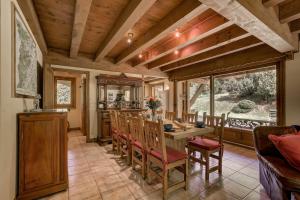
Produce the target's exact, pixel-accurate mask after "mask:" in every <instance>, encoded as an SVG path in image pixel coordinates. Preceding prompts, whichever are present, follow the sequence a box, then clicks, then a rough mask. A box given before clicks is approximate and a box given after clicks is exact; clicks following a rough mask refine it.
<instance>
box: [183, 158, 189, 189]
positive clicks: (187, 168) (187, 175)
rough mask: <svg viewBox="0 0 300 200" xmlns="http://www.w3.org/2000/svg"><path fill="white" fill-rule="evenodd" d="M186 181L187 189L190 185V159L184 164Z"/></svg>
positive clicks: (185, 187)
mask: <svg viewBox="0 0 300 200" xmlns="http://www.w3.org/2000/svg"><path fill="white" fill-rule="evenodd" d="M184 169H185V170H184V181H185V186H184V189H185V190H187V189H188V187H189V180H188V179H189V161H188V160H186V161H185V164H184Z"/></svg>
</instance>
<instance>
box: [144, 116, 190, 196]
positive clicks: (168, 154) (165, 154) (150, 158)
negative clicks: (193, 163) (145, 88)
mask: <svg viewBox="0 0 300 200" xmlns="http://www.w3.org/2000/svg"><path fill="white" fill-rule="evenodd" d="M144 130H145V138H146V146H147V178H148V181H149V183H151V181H152V176H155V177H158V178H159V179H160V180H161V182H162V184H163V199H167V195H168V194H169V193H170V192H172V191H174V190H177V189H180V188H184V189H185V190H187V188H188V161H187V154H186V153H185V152H180V151H177V150H175V149H173V148H171V147H167V146H166V141H165V135H164V129H163V123H162V121H161V120H159V121H158V122H154V121H148V120H146V121H144ZM157 169H159V171H158V170H157ZM171 169H178V170H179V171H180V172H182V173H183V175H184V180H183V181H180V182H178V183H176V184H173V185H172V186H169V183H168V173H169V170H171ZM161 172H162V173H161Z"/></svg>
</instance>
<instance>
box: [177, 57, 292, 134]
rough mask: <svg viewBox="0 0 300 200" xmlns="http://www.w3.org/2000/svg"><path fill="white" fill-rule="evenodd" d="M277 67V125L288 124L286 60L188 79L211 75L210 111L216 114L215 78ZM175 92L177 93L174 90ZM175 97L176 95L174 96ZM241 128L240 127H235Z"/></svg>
mask: <svg viewBox="0 0 300 200" xmlns="http://www.w3.org/2000/svg"><path fill="white" fill-rule="evenodd" d="M273 67H275V70H276V87H277V88H276V107H277V121H276V123H277V126H284V125H285V124H286V122H285V67H286V66H285V60H282V61H278V62H270V63H266V64H263V65H259V66H256V67H251V68H249V69H242V70H234V71H231V72H223V73H216V74H210V75H204V76H199V77H193V78H191V79H187V80H186V81H188V80H192V79H196V78H207V77H210V98H211V99H210V113H212V114H213V115H214V114H215V105H214V102H215V97H214V83H215V81H214V79H215V78H218V77H222V76H228V75H235V74H239V73H244V72H258V71H264V70H268V69H270V68H273ZM175 84H177V81H175ZM174 89H176V90H177V87H174ZM186 91H187V92H188V84H187V85H186ZM174 93H177V91H176V92H174ZM174 97H175V96H174ZM174 102H176V99H174ZM185 103H186V105H185V107H186V108H188V103H187V102H185ZM175 105H176V104H175V103H174V110H176V112H178V111H177V108H176V107H175ZM235 129H239V128H235ZM240 130H243V129H240Z"/></svg>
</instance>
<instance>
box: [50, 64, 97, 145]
mask: <svg viewBox="0 0 300 200" xmlns="http://www.w3.org/2000/svg"><path fill="white" fill-rule="evenodd" d="M51 68H52V69H53V71H61V72H72V73H77V74H85V75H86V83H87V84H86V85H85V89H86V95H85V100H86V105H85V110H86V119H85V123H86V124H85V125H86V142H94V141H95V140H94V139H92V138H91V137H90V136H91V132H90V106H89V105H90V103H89V102H90V84H89V83H90V72H89V71H83V70H77V69H64V68H56V67H51Z"/></svg>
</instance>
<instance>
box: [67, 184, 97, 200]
mask: <svg viewBox="0 0 300 200" xmlns="http://www.w3.org/2000/svg"><path fill="white" fill-rule="evenodd" d="M95 197H99V199H100V193H99V190H98V188H97V185H96V183H95V182H94V181H93V182H88V183H83V184H80V185H76V186H74V187H70V188H69V199H72V200H73V199H78V200H81V199H88V198H95Z"/></svg>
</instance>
